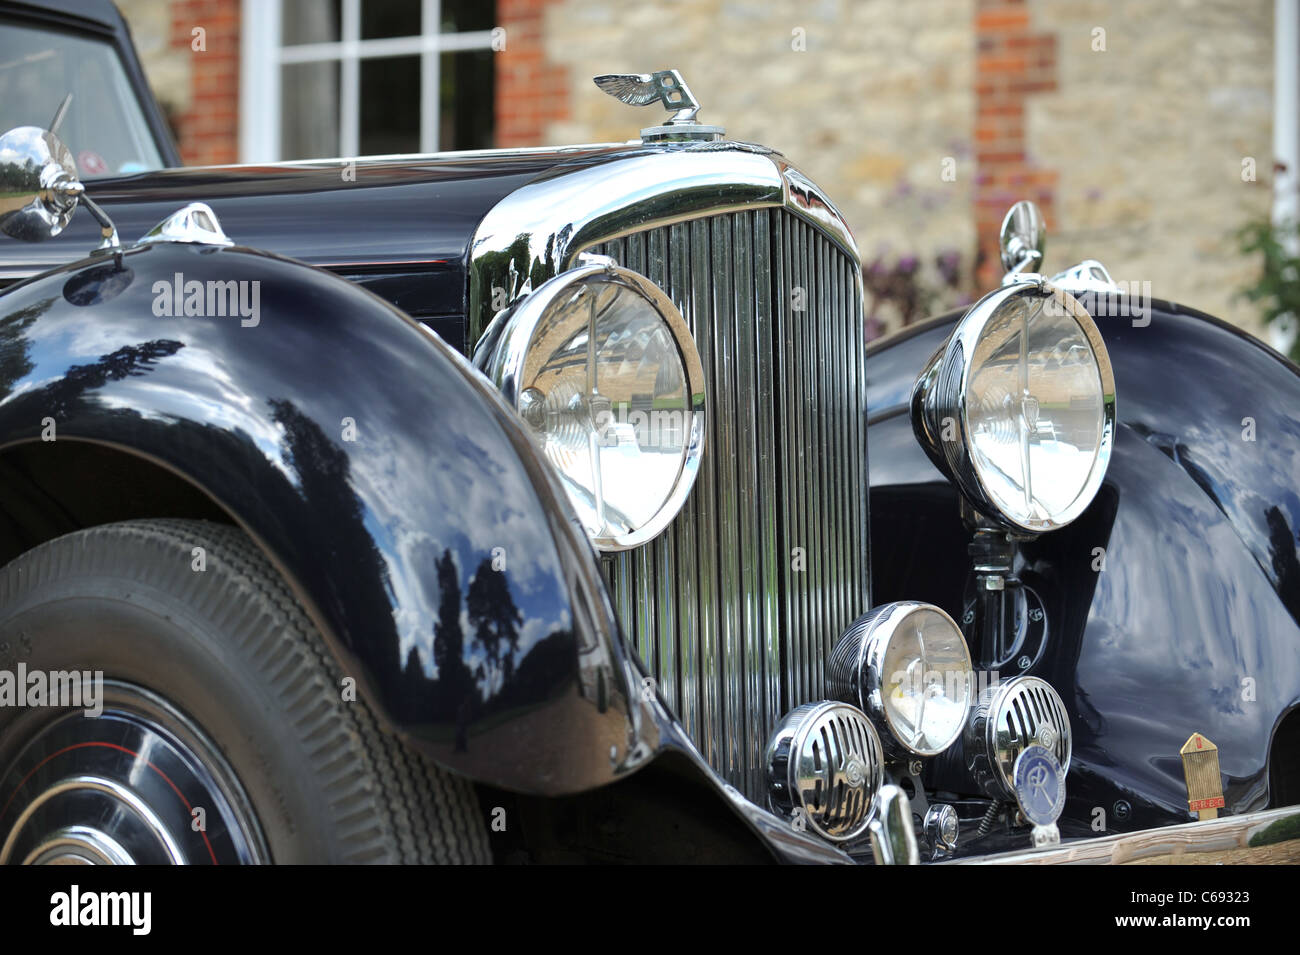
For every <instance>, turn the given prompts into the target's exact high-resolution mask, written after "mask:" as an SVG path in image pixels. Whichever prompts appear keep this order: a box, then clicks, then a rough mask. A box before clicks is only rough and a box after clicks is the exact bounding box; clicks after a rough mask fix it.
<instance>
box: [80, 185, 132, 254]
mask: <svg viewBox="0 0 1300 955" xmlns="http://www.w3.org/2000/svg"><path fill="white" fill-rule="evenodd" d="M81 204H82V205H84V206H85V207H86V209H87V210H88V211H89V212H90V214H91V215H92V216H94V217H95V221H96V222H98V223H99V234H100V235H101V236H102V237H103V241H102V242H100V243H99V245H98V246H97V247H96V249H95V251H96V252H104V251H107V250H109V249H121V248H122V243H121V242H120V241H119V240H118V238H117V226H115V225H113V220H112V219H110V218H109V217H108V213H106V212H105V211H104V210H103V209H101V208H100V207H99V203H97V202H95V201H94V200H93V199H91V198H90V197H89V196H87V195H86V194H85V193H82V195H81Z"/></svg>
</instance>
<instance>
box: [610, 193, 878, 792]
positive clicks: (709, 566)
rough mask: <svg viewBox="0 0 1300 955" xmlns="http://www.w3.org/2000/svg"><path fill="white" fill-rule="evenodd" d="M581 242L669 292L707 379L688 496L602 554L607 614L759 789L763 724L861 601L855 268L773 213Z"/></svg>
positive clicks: (729, 763)
mask: <svg viewBox="0 0 1300 955" xmlns="http://www.w3.org/2000/svg"><path fill="white" fill-rule="evenodd" d="M592 251H595V252H598V253H601V254H604V255H608V256H610V257H611V258H613V259H614V260H615V261H617V262H619V263H620V264H623V265H626V266H627V267H629V268H632V269H636V270H637V271H639V272H641V273H642V274H644V275H646V276H648V277H649V278H650V279H651V280H653V281H654V282H656V283H657V284H658V285H659V286H660V287H661V288H663V289H664V291H665V292H667V293H668V295H669V296H670V297H671V298H672V300H673V301H674V302H675V303H676V304H677V306H678V307H679V308H680V309H681V311H682V314H683V315H685V316H686V319H687V321H688V322H689V324H690V326H691V331H692V333H693V334H694V336H695V340H696V343H697V345H698V347H699V351H700V358H701V360H702V362H703V364H704V370H705V378H706V381H707V386H708V411H709V413H708V429H709V430H708V436H707V445H706V449H705V454H704V459H703V463H702V466H701V469H700V473H699V476H698V479H697V481H696V484H695V489H694V491H693V492H692V494H691V497H690V500H689V501H688V502H687V505H686V507H685V508H684V509H683V510H682V512H681V514H679V515H678V517H677V519H676V520H675V521H674V522H673V523H672V525H670V527H669V528H668V530H667V531H666V532H665V533H664V534H663V535H662V536H660V537H659V538H657V539H656V540H655V541H653V542H651V543H650V544H648V545H646V546H644V547H641V548H638V549H637V550H634V551H628V552H624V553H621V554H618V555H615V556H612V557H608V558H606V559H605V560H604V564H603V565H604V571H605V574H606V579H607V582H608V584H609V587H610V592H611V594H612V595H613V599H614V605H615V609H616V610H617V612H618V614H619V618H620V620H621V621H622V623H623V628H624V631H625V633H626V634H627V636H628V638H629V639H630V640H631V641H632V642H633V644H634V645H635V646H636V649H637V651H638V653H639V654H640V655H641V658H642V659H643V660H644V661H645V664H646V667H647V670H648V672H649V673H650V674H652V675H653V676H654V678H655V680H656V681H657V684H658V688H659V690H660V692H661V694H662V696H663V698H664V700H665V701H667V703H668V704H669V705H670V706H671V707H672V708H673V709H674V711H675V712H676V713H677V715H678V716H679V718H680V719H681V721H682V723H683V725H684V726H685V727H686V729H687V730H688V731H689V732H690V734H691V736H692V738H693V739H694V740H695V742H696V744H697V745H698V746H699V748H700V750H701V752H702V753H703V754H704V756H705V758H706V759H708V760H709V762H710V763H711V764H712V765H713V766H714V767H715V768H716V769H717V770H718V771H719V772H720V773H721V774H722V775H723V776H724V777H725V778H726V779H727V780H728V781H729V782H731V783H732V784H733V785H735V786H736V787H737V788H738V789H739V790H741V791H742V792H743V793H745V794H746V795H747V796H749V797H751V798H754V799H757V798H759V797H760V796H761V794H762V792H763V791H764V784H763V779H762V775H763V772H762V765H763V750H764V747H765V745H766V743H767V740H768V736H769V734H770V733H771V732H772V730H773V728H774V727H775V726H776V724H777V722H778V721H779V719H780V717H781V716H782V715H784V714H785V713H786V712H787V711H789V710H790V709H791V708H793V707H794V706H796V705H798V704H800V703H804V702H808V701H811V700H817V699H821V698H823V697H824V695H825V663H826V659H827V656H828V654H829V653H830V651H831V647H832V646H833V644H834V641H835V639H836V638H837V637H838V636H839V634H840V633H841V632H842V631H843V630H844V628H845V627H846V626H847V625H848V624H849V623H850V622H851V621H852V620H853V619H854V618H855V617H857V616H858V615H859V614H861V613H862V612H863V611H864V610H865V609H866V607H867V590H868V568H867V544H868V540H867V502H866V490H867V448H866V385H865V382H864V380H863V335H862V302H861V297H860V293H859V292H858V289H859V277H858V273H857V265H856V263H855V262H854V261H853V260H852V259H851V258H850V257H848V256H847V255H846V254H845V253H844V252H842V251H841V250H840V249H839V247H838V246H836V245H835V244H834V243H832V242H831V241H830V240H829V239H827V238H826V237H825V236H824V235H823V234H822V233H821V232H819V231H818V230H817V229H815V228H814V227H813V226H811V225H809V224H808V223H806V222H805V221H804V220H803V219H801V218H799V217H797V216H795V215H794V214H792V213H789V212H787V211H785V210H782V209H775V208H759V209H753V210H747V211H741V212H734V213H727V214H724V215H717V216H712V217H709V218H704V219H697V220H693V221H690V222H685V223H680V224H676V225H671V226H664V227H660V228H655V229H652V230H649V231H646V232H642V233H638V234H635V235H632V236H628V237H627V238H623V239H618V240H614V241H611V242H607V243H605V244H603V245H601V246H598V247H596V248H595V249H593V250H592Z"/></svg>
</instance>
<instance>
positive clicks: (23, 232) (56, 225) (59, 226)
mask: <svg viewBox="0 0 1300 955" xmlns="http://www.w3.org/2000/svg"><path fill="white" fill-rule="evenodd" d="M71 99H72V97H71V96H70V95H69V96H68V97H66V98H65V99H64V101H63V103H62V105H60V106H59V110H58V112H57V113H56V114H55V117H54V121H53V122H52V123H51V124H50V129H41V128H40V127H39V126H18V127H16V128H14V129H11V130H9V131H8V132H7V133H5V134H4V135H3V136H0V231H2V232H4V233H5V235H8V236H12V237H13V238H15V239H19V240H21V241H23V242H42V241H44V240H45V239H52V238H53V237H54V236H56V235H58V234H59V233H60V232H62V231H63V230H64V229H65V228H66V227H67V225H68V223H69V222H70V221H71V220H72V214H73V213H74V212H76V211H77V205H78V204H81V205H84V206H85V207H86V209H87V211H89V212H90V214H91V215H92V216H94V217H95V221H96V222H98V223H99V226H100V232H101V235H102V237H103V240H102V241H101V242H100V244H99V249H101V250H102V249H116V248H118V247H119V246H120V244H121V243H120V242H119V241H118V238H117V229H115V228H114V227H113V223H112V221H111V220H110V219H109V218H108V216H107V215H106V214H105V213H104V210H103V209H101V208H100V207H99V206H98V205H97V204H96V203H95V202H93V201H92V200H91V199H90V197H89V196H87V195H86V187H85V186H84V185H82V183H81V180H79V179H78V178H77V164H76V162H75V161H74V160H73V158H72V151H71V150H70V149H68V147H67V146H66V145H65V144H64V142H63V140H61V139H59V137H58V136H57V135H56V134H55V130H56V129H57V128H58V125H59V122H60V121H61V120H62V119H63V115H64V113H65V112H66V111H67V108H68V103H69V102H70V101H71Z"/></svg>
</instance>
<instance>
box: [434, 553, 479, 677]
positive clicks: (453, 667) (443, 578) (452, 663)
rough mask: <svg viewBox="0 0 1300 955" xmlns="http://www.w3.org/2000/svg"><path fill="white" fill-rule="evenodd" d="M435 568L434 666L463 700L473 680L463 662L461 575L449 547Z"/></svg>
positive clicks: (463, 638) (439, 675) (463, 635)
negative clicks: (436, 586)
mask: <svg viewBox="0 0 1300 955" xmlns="http://www.w3.org/2000/svg"><path fill="white" fill-rule="evenodd" d="M436 566H437V569H438V591H439V594H440V596H439V599H438V619H437V620H435V621H434V624H433V665H434V666H435V667H436V668H437V672H438V679H439V680H441V681H442V682H443V685H444V686H446V687H447V688H448V689H449V690H451V691H452V692H451V693H450V694H449V696H451V697H454V698H455V699H457V700H463V699H464V698H465V697H466V696H467V695H468V693H469V691H470V689H471V687H472V686H473V683H474V680H473V677H472V675H471V674H470V672H469V667H468V666H466V665H465V634H464V633H463V632H462V630H461V626H460V574H459V573H458V572H457V570H456V560H455V558H453V557H452V555H451V551H450V550H444V551H443V552H442V557H440V558H438V560H437V561H436Z"/></svg>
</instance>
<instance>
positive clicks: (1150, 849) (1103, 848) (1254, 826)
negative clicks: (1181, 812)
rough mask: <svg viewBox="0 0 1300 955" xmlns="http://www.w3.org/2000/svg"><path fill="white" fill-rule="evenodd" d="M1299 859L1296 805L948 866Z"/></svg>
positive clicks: (1299, 808)
mask: <svg viewBox="0 0 1300 955" xmlns="http://www.w3.org/2000/svg"><path fill="white" fill-rule="evenodd" d="M1242 863H1247V864H1251V865H1269V864H1296V863H1300V806H1287V807H1284V808H1282V809H1265V810H1262V811H1260V812H1252V813H1247V814H1245V815H1242V816H1225V817H1223V818H1221V819H1208V820H1206V821H1204V822H1189V823H1185V824H1184V825H1180V826H1164V827H1162V828H1160V829H1144V830H1142V831H1141V832H1132V833H1126V834H1124V835H1117V836H1099V837H1098V838H1096V839H1085V840H1081V841H1079V842H1072V843H1069V844H1067V845H1062V846H1059V847H1056V848H1052V849H1039V850H1025V851H1024V852H1002V853H997V854H995V855H987V856H977V857H974V858H970V859H958V860H955V861H954V862H951V863H945V864H946V865H1170V864H1172V865H1219V864H1228V865H1235V864H1242Z"/></svg>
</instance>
